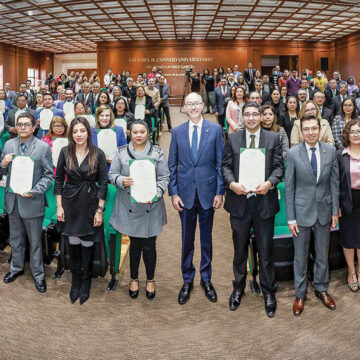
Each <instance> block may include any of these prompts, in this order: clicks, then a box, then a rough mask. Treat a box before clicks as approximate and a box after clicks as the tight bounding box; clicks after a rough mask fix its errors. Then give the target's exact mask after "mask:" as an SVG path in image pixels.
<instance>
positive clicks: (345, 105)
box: [343, 104, 354, 107]
mask: <svg viewBox="0 0 360 360" xmlns="http://www.w3.org/2000/svg"><path fill="white" fill-rule="evenodd" d="M343 106H344V107H353V106H354V105H353V104H344V105H343Z"/></svg>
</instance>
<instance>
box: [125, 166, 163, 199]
mask: <svg viewBox="0 0 360 360" xmlns="http://www.w3.org/2000/svg"><path fill="white" fill-rule="evenodd" d="M129 167H130V177H131V178H132V179H133V180H134V185H132V186H131V188H130V191H131V202H132V203H145V202H149V201H156V200H157V199H156V194H157V192H156V173H155V163H154V160H153V159H143V160H130V162H129Z"/></svg>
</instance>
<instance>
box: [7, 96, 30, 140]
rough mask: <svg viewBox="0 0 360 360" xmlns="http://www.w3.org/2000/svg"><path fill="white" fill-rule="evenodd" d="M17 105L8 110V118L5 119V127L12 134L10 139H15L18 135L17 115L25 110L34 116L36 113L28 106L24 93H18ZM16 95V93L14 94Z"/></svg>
mask: <svg viewBox="0 0 360 360" xmlns="http://www.w3.org/2000/svg"><path fill="white" fill-rule="evenodd" d="M16 95H17V96H16V105H15V107H14V108H12V109H11V110H10V111H9V112H8V116H7V119H6V121H5V129H6V131H8V132H9V134H10V136H9V139H13V138H15V137H16V136H17V127H16V121H17V116H18V115H19V114H21V113H23V112H26V113H29V114H31V115H32V116H34V115H35V112H34V111H33V110H31V109H29V108H28V107H26V103H27V100H26V97H25V95H24V94H22V95H18V94H16ZM14 96H15V95H14Z"/></svg>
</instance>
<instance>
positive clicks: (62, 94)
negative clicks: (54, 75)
mask: <svg viewBox="0 0 360 360" xmlns="http://www.w3.org/2000/svg"><path fill="white" fill-rule="evenodd" d="M71 92H72V90H71ZM58 94H59V96H58V98H57V100H55V101H54V106H55V107H57V108H58V109H60V110H62V109H63V102H64V101H65V100H66V90H65V89H60V90H59V91H58ZM34 110H36V109H34Z"/></svg>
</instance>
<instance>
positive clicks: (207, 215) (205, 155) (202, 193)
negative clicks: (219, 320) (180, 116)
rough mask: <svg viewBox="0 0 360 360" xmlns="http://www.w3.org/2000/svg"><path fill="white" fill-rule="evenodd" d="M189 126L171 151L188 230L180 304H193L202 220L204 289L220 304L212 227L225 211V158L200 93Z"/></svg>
mask: <svg viewBox="0 0 360 360" xmlns="http://www.w3.org/2000/svg"><path fill="white" fill-rule="evenodd" d="M185 108H186V110H187V113H188V115H189V121H188V122H186V123H184V124H182V125H180V126H178V127H176V128H175V129H174V130H173V132H172V137H171V144H170V150H169V169H170V184H169V195H170V196H171V200H172V204H173V206H174V208H175V209H176V210H177V211H179V215H180V219H181V227H182V256H181V270H182V275H183V280H184V284H183V286H182V288H181V290H180V293H179V297H178V302H179V304H180V305H183V304H185V303H186V302H187V301H188V300H189V299H190V292H191V290H192V288H193V280H194V277H195V266H194V264H193V255H194V241H195V229H196V222H197V217H199V226H200V241H201V262H200V276H201V282H200V284H201V286H202V287H203V289H204V292H205V296H206V297H207V299H208V300H209V301H212V302H215V301H217V295H216V291H215V288H214V286H213V284H212V282H211V261H212V226H213V219H214V210H216V209H219V208H220V206H221V204H222V201H223V194H224V182H223V179H222V176H221V161H222V157H223V152H224V140H223V134H222V128H221V127H220V126H219V125H217V124H214V123H212V122H210V121H207V120H205V119H203V117H202V110H203V108H204V103H203V101H202V97H201V96H200V95H199V94H197V93H190V94H189V95H188V96H186V98H185Z"/></svg>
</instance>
